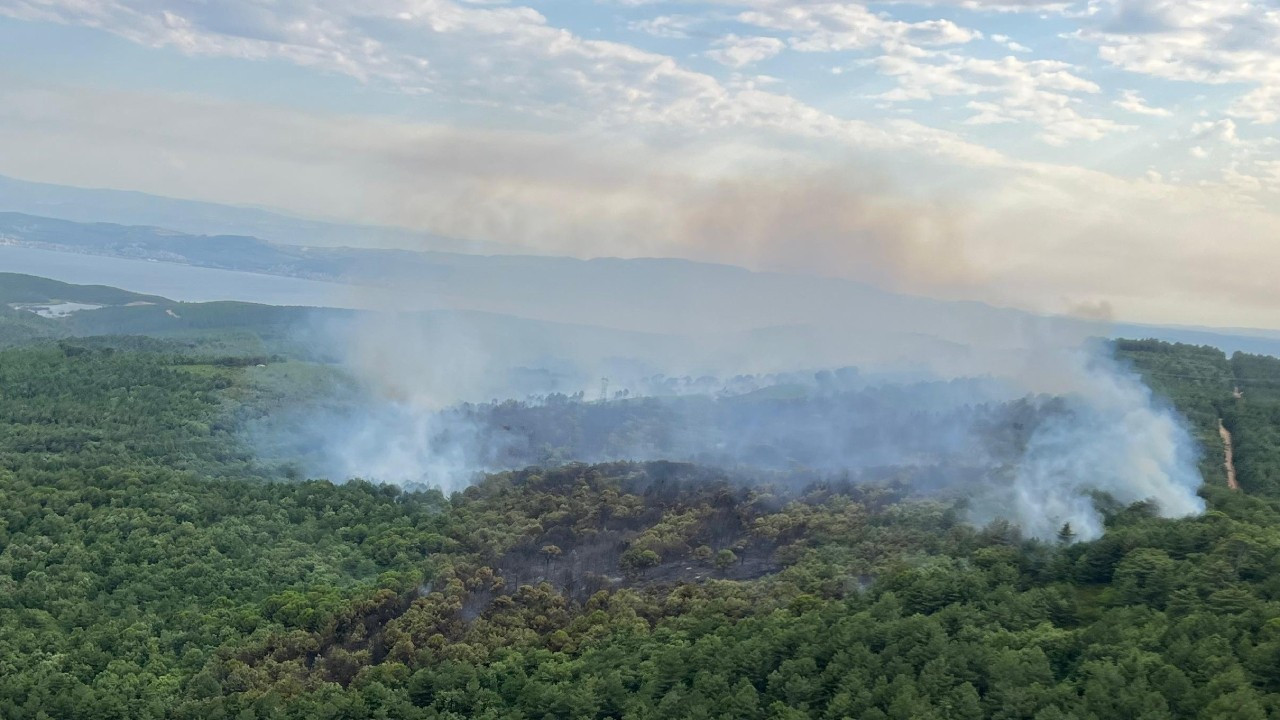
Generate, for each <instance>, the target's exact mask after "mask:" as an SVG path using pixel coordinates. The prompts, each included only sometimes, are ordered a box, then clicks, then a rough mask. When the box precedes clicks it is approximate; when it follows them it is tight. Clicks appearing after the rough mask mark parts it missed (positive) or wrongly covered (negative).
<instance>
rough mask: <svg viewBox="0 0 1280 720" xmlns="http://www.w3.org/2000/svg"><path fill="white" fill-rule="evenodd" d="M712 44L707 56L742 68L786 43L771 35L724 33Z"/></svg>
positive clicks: (777, 51)
mask: <svg viewBox="0 0 1280 720" xmlns="http://www.w3.org/2000/svg"><path fill="white" fill-rule="evenodd" d="M713 46H714V47H713V49H712V50H708V51H707V53H706V55H707V57H709V58H711V59H712V60H715V61H716V62H718V63H720V64H721V65H728V66H729V67H731V68H742V67H746V66H747V65H754V64H755V63H758V62H760V61H761V60H767V59H769V58H771V57H773V56H774V55H777V54H778V53H780V52H782V49H783V48H784V47H786V44H785V43H783V42H782V41H781V40H779V39H777V38H772V37H739V36H737V35H726V36H724V37H722V38H720V39H719V40H717V41H716V42H715V43H713Z"/></svg>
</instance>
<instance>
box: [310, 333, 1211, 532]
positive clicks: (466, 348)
mask: <svg viewBox="0 0 1280 720" xmlns="http://www.w3.org/2000/svg"><path fill="white" fill-rule="evenodd" d="M469 318H470V319H469ZM475 322H476V321H475V318H474V317H473V316H468V315H466V314H449V313H444V314H441V313H435V314H428V315H422V314H415V313H406V314H397V313H367V314H361V315H357V316H350V317H348V318H347V319H346V320H344V321H342V322H339V323H333V324H330V325H329V326H327V327H325V328H324V329H323V332H322V334H321V337H322V338H323V342H324V343H325V344H326V345H328V346H329V347H333V348H337V349H338V350H339V355H340V356H341V361H342V365H343V367H344V369H345V370H346V372H348V373H349V374H350V375H351V376H352V377H354V378H355V379H356V381H357V385H358V392H357V393H356V394H355V396H354V397H350V398H348V402H345V403H341V404H339V405H338V406H337V407H336V408H330V411H328V412H316V413H314V414H313V415H312V416H311V417H309V418H307V420H306V422H305V423H304V424H305V425H306V426H307V427H308V432H309V433H310V434H311V436H312V437H313V438H314V439H313V440H312V441H311V442H310V446H311V447H312V448H314V451H313V453H312V457H311V458H310V459H309V462H308V465H309V470H310V471H311V472H313V473H315V474H318V475H322V476H325V477H329V478H331V479H334V480H339V481H340V480H344V479H347V478H350V477H361V478H365V479H369V480H374V481H378V482H386V483H394V484H397V485H401V486H431V487H438V488H441V489H443V490H445V491H453V490H458V489H461V488H463V487H465V486H466V485H467V484H469V483H470V482H472V481H473V480H474V478H475V477H476V475H477V473H479V472H483V471H493V470H499V469H505V467H506V465H505V463H510V462H517V463H524V462H526V461H533V460H534V456H533V455H531V454H530V452H531V448H532V447H533V446H532V445H530V444H529V443H528V439H527V438H525V437H518V436H517V434H518V432H519V431H518V430H517V431H516V432H515V433H504V431H503V430H502V429H501V427H498V428H495V427H494V426H493V425H492V423H489V422H487V419H486V417H485V416H484V415H483V413H471V412H457V411H453V410H450V408H451V407H452V406H453V405H454V404H455V403H457V402H459V401H460V400H468V401H473V402H485V401H489V400H505V399H523V398H525V397H526V396H527V394H528V389H527V388H520V387H516V383H515V382H514V381H513V378H514V375H513V373H512V372H511V371H512V370H513V368H516V367H520V368H525V369H527V368H534V369H541V370H546V368H547V367H548V366H547V365H546V364H541V365H539V363H540V362H543V360H546V359H548V358H546V357H545V356H540V355H537V354H538V353H541V352H544V350H536V351H535V352H533V353H530V354H528V355H527V356H525V357H522V358H519V359H513V355H515V354H516V353H519V352H521V351H526V350H528V348H529V346H531V345H537V343H538V342H539V341H546V346H547V347H554V348H555V349H558V350H561V351H563V353H564V355H563V357H561V358H559V360H558V362H565V363H574V362H577V363H579V364H580V367H579V370H580V372H578V373H577V375H576V376H577V377H578V378H580V379H586V378H589V380H588V382H591V383H595V382H598V378H599V377H600V375H599V374H596V373H597V372H598V371H599V370H600V365H599V361H600V358H599V356H591V353H593V352H596V353H599V352H601V348H603V352H605V353H607V352H610V351H618V350H619V349H620V348H619V347H618V346H617V345H615V344H612V343H611V342H610V337H611V336H608V335H590V334H588V335H582V336H581V337H578V336H577V335H573V336H559V335H552V336H549V337H545V338H536V337H526V336H524V335H520V334H518V333H516V331H517V330H520V329H521V328H524V327H525V324H524V323H522V322H520V321H513V322H514V324H513V325H511V326H510V329H509V330H504V331H503V332H501V333H495V332H494V331H493V330H492V328H490V329H488V330H484V331H482V330H480V328H479V326H478V325H477V324H475ZM502 327H503V328H508V326H505V325H504V326H502ZM1097 329H1098V328H1097V327H1096V326H1093V325H1089V324H1082V323H1080V322H1078V321H1059V320H1054V319H1048V318H1043V319H1040V320H1036V321H1032V322H1028V323H1026V324H1023V325H1021V326H1019V325H1016V324H1007V323H1006V324H1001V323H990V324H987V325H985V326H982V327H980V328H978V329H977V330H974V329H969V330H962V331H960V332H961V334H963V335H964V336H965V337H964V338H961V337H959V336H955V337H951V338H949V340H950V341H951V342H953V343H955V342H957V341H959V340H961V339H964V340H967V343H966V344H965V345H964V346H963V348H964V350H963V352H962V353H960V354H959V355H954V354H952V355H948V354H941V353H935V354H926V355H927V356H924V357H922V356H921V355H922V354H921V353H919V352H916V350H918V347H917V346H916V345H903V346H901V347H898V346H894V345H893V344H892V342H885V341H884V338H885V337H887V336H883V335H882V336H879V337H880V339H881V341H880V342H877V343H874V344H870V343H869V344H868V345H874V348H871V349H873V350H874V352H875V355H874V356H872V355H864V356H861V357H859V356H853V355H850V356H849V357H848V358H847V359H848V360H849V361H850V363H851V364H856V363H859V362H863V361H867V359H868V357H893V356H894V355H895V354H901V355H902V356H904V357H910V358H912V361H913V362H916V361H918V362H919V364H920V368H922V369H923V370H925V371H929V372H931V374H932V377H933V378H934V379H953V378H959V377H974V376H980V377H985V378H987V382H985V383H978V384H976V385H974V386H973V387H975V388H987V389H986V390H984V392H985V393H986V395H984V396H983V397H980V398H974V399H971V400H965V401H964V402H967V403H972V404H980V403H995V404H999V403H1004V402H1008V401H1009V400H1010V399H1011V397H1016V396H1018V395H1020V394H1026V395H1028V396H1039V397H1045V396H1049V397H1056V398H1060V400H1059V402H1058V403H1057V404H1056V405H1055V408H1060V409H1058V410H1054V411H1052V412H1043V413H1040V414H1038V415H1036V416H1035V418H1034V424H1033V425H1031V426H1030V429H1029V430H1028V433H1029V435H1026V436H1025V445H1024V446H1022V447H1020V448H1019V452H1018V455H1017V457H1016V459H1015V460H1014V461H1013V462H1012V463H1011V464H1007V465H1005V464H1002V463H1004V462H1005V461H1004V460H997V459H996V458H998V457H1006V456H1003V455H1000V453H991V452H989V451H990V448H986V447H983V446H982V445H981V441H979V440H975V438H980V437H981V433H980V432H976V428H974V427H970V426H967V425H965V426H961V427H954V428H951V427H946V428H941V429H940V428H939V427H938V425H937V423H936V422H935V423H933V424H921V423H919V422H912V421H910V418H911V417H912V413H924V414H928V413H931V412H936V408H931V406H930V401H931V400H932V401H938V400H940V399H941V398H932V399H931V398H929V397H925V396H918V395H912V394H910V393H902V394H898V395H896V396H895V397H896V398H899V399H897V400H895V401H894V402H895V403H898V404H895V405H893V406H889V407H886V406H883V405H881V406H879V407H877V406H876V405H875V404H870V405H865V406H854V407H855V408H857V409H855V410H851V411H845V410H839V411H833V412H834V414H831V415H828V416H823V417H819V418H818V419H817V421H816V422H815V421H814V418H813V417H810V416H806V415H803V413H802V414H801V415H797V416H795V417H796V418H797V420H796V422H798V423H800V425H797V426H796V427H794V428H788V430H791V431H793V432H791V433H790V434H789V435H788V433H787V432H781V431H779V432H777V433H775V434H773V435H771V436H769V437H763V436H760V432H756V433H755V434H751V433H745V432H744V434H743V435H742V437H740V438H731V439H730V440H734V439H736V440H740V441H741V442H732V441H726V440H725V438H724V437H723V435H722V434H721V435H717V431H715V430H709V431H708V432H706V433H703V432H702V428H699V427H697V425H696V422H695V421H690V420H689V419H688V418H684V419H683V420H681V419H680V418H675V419H673V420H672V425H671V426H670V427H669V428H667V429H668V430H669V431H670V432H675V433H683V434H682V435H681V436H680V438H679V440H680V442H672V443H670V444H669V447H670V448H677V449H678V452H679V453H683V457H662V458H658V457H654V452H655V446H654V445H653V443H652V438H648V439H644V440H642V439H640V438H639V437H638V436H637V437H636V439H635V440H634V443H633V445H634V446H632V447H626V446H624V445H625V443H624V445H619V444H616V443H615V444H612V445H610V446H609V449H608V450H607V451H600V450H599V449H595V448H593V449H591V450H590V454H584V455H583V456H571V457H566V458H564V459H567V460H589V461H597V460H609V459H676V460H680V459H700V458H708V459H710V458H715V461H716V462H727V463H730V464H735V465H737V466H750V465H752V463H753V462H756V461H757V460H758V459H759V457H760V455H759V452H758V451H759V449H760V448H767V447H768V446H769V445H770V444H774V445H777V446H779V448H781V452H779V453H775V456H777V457H784V458H785V457H787V451H788V450H794V449H795V448H796V447H798V446H799V445H797V444H795V443H797V442H798V441H797V440H796V439H795V438H796V437H801V438H803V445H804V448H805V458H806V463H807V465H808V467H810V468H814V469H821V470H823V471H827V472H838V471H839V470H840V469H841V468H844V469H846V470H849V469H857V468H858V467H866V466H868V465H872V464H875V465H880V466H893V465H902V466H908V465H911V464H913V463H918V462H932V463H934V464H935V465H941V466H945V465H946V464H947V463H949V462H952V460H951V458H956V460H955V462H958V463H961V464H964V465H966V467H967V468H968V470H972V469H973V468H976V467H980V466H981V465H982V464H983V463H989V464H990V465H991V467H992V470H991V472H990V475H989V477H988V480H989V482H988V483H987V485H985V486H983V487H978V488H974V489H973V493H972V497H973V501H972V511H971V520H972V521H974V522H976V523H982V522H986V521H989V520H991V519H994V518H997V517H999V518H1005V519H1008V520H1010V521H1013V522H1015V523H1017V524H1018V525H1019V526H1020V527H1021V528H1022V529H1023V532H1024V533H1025V534H1027V535H1029V536H1033V537H1038V538H1044V539H1051V538H1053V537H1055V536H1056V535H1057V533H1058V531H1059V529H1060V528H1062V526H1063V525H1064V524H1070V526H1071V528H1072V530H1073V531H1074V533H1075V536H1076V537H1077V538H1078V539H1082V540H1084V539H1090V538H1094V537H1097V536H1099V535H1100V534H1101V533H1102V531H1103V518H1102V516H1101V514H1100V512H1099V510H1098V509H1097V508H1096V507H1095V499H1096V498H1097V497H1098V496H1100V495H1105V496H1108V497H1110V498H1111V499H1112V500H1114V501H1116V502H1120V503H1124V504H1129V503H1134V502H1139V501H1151V502H1153V503H1154V506H1155V507H1156V509H1157V512H1158V513H1159V514H1160V515H1162V516H1165V517H1181V516H1186V515H1192V514H1196V513H1199V512H1202V511H1203V510H1204V503H1203V500H1202V499H1201V498H1199V497H1198V496H1197V494H1196V491H1197V489H1198V487H1199V485H1200V483H1201V478H1200V476H1199V472H1198V470H1197V468H1196V459H1197V451H1196V448H1195V444H1194V442H1193V440H1192V438H1191V437H1190V435H1189V434H1188V432H1187V431H1186V429H1185V428H1184V427H1183V425H1182V423H1181V421H1180V420H1179V418H1178V417H1177V416H1176V415H1175V414H1174V413H1173V411H1172V410H1170V409H1168V408H1165V407H1162V406H1160V405H1159V404H1158V403H1157V402H1156V401H1155V399H1154V398H1153V397H1152V395H1151V393H1150V391H1149V390H1148V389H1147V388H1146V387H1145V386H1144V385H1143V384H1142V382H1141V381H1140V379H1139V378H1138V377H1136V376H1135V375H1133V374H1132V373H1128V372H1126V371H1124V370H1123V369H1122V368H1120V367H1119V366H1118V365H1117V363H1116V362H1115V361H1114V360H1113V359H1112V358H1111V355H1110V347H1109V346H1107V345H1105V344H1101V343H1097V342H1093V341H1090V340H1089V337H1090V336H1092V335H1094V332H1095V331H1096V330H1097ZM575 332H577V331H576V330H575ZM558 338H559V339H558ZM565 338H576V339H565ZM957 347H961V346H959V345H957ZM705 350H706V348H705V347H702V348H699V347H696V343H690V346H689V348H688V349H687V355H686V356H685V359H686V360H687V358H688V357H692V356H695V355H696V356H697V357H698V358H699V360H698V362H705V361H706V359H707V357H708V355H707V354H706V353H705ZM799 350H800V351H802V350H803V347H801V348H799ZM797 354H798V355H803V352H799V351H798V353H797ZM535 356H536V357H535ZM623 357H624V358H625V357H629V355H626V354H625V353H624V355H623ZM654 357H657V356H654ZM654 357H651V358H649V360H648V361H646V362H645V363H643V364H649V365H651V364H652V362H660V361H659V360H654ZM664 357H670V358H672V361H673V362H676V361H678V359H677V356H676V355H670V356H664ZM735 357H752V358H755V359H758V358H759V357H760V354H759V353H753V352H752V351H751V349H750V348H749V347H748V346H743V347H742V348H740V349H738V350H737V351H735V352H729V353H726V354H724V355H723V356H721V357H720V358H719V362H718V363H716V364H717V365H718V367H715V368H708V371H709V372H713V373H714V374H716V375H718V376H719V377H721V378H730V377H732V376H734V375H735V374H736V373H738V372H741V371H743V367H741V366H740V365H735V364H734V360H732V359H727V358H735ZM540 358H541V359H540ZM552 359H554V358H552ZM790 362H794V361H790ZM686 367H687V366H686ZM901 367H902V366H901V362H899V363H898V365H897V367H896V368H885V367H883V366H882V367H881V368H879V369H880V370H881V371H882V372H883V371H885V370H886V369H889V370H893V369H896V370H897V371H898V372H899V373H900V372H901ZM584 368H585V369H584ZM562 369H563V367H562V368H561V370H562ZM795 369H796V368H795V367H794V366H791V367H777V368H776V370H778V371H787V370H795ZM565 376H567V377H573V376H574V374H573V373H572V372H570V373H569V374H568V375H565ZM595 387H598V385H596V386H595ZM595 387H593V386H592V385H581V386H580V389H582V390H586V391H587V392H589V393H590V396H589V397H590V399H595V398H596V397H597V395H598V392H599V391H598V390H596V389H595ZM624 387H625V386H624V385H623V384H622V383H621V382H618V379H617V376H616V375H615V384H614V385H613V389H614V390H615V391H618V390H622V389H623V388H624ZM639 387H640V386H636V387H635V388H630V389H632V390H633V391H634V390H638V389H639ZM940 387H941V386H940ZM966 387H968V386H966ZM995 388H999V390H998V391H997V390H996V389H995ZM1011 390H1012V394H1011ZM570 392H572V390H571V391H570ZM939 392H941V391H940V390H939ZM632 396H633V397H634V396H635V393H634V392H633V393H632ZM886 397H888V396H887V395H886ZM904 403H905V405H903V404H904ZM777 412H779V415H778V416H777V417H773V418H771V419H770V420H769V421H767V422H760V423H758V426H759V428H762V429H768V428H774V427H776V426H777V423H778V422H788V423H790V422H791V419H790V418H791V417H792V416H790V415H787V414H786V411H785V410H783V409H780V410H778V411H777ZM850 412H853V413H854V414H853V415H850V414H849V413H850ZM858 412H861V413H863V414H871V415H876V417H870V418H867V417H858V416H856V413H858ZM735 417H736V416H735ZM957 417H965V416H964V415H963V414H961V415H958V416H957ZM975 417H976V416H975ZM823 418H825V419H823ZM904 418H906V419H905V420H904ZM756 420H759V418H756V419H754V420H753V419H751V418H743V421H744V423H742V424H740V426H742V427H748V425H746V424H745V423H750V422H755V421H756ZM805 422H808V423H809V424H804V423H805ZM959 422H960V424H961V425H964V423H965V421H959ZM970 422H972V421H970ZM824 423H825V424H824ZM868 427H870V428H874V431H873V432H872V433H871V434H870V435H869V434H868V432H869V431H868V430H866V428H868ZM926 428H927V430H926ZM762 431H763V430H762ZM769 432H773V431H772V430H770V431H769ZM923 432H928V433H931V434H932V437H931V438H930V439H929V440H927V441H917V440H914V439H913V440H911V441H910V442H905V441H906V440H907V439H908V438H915V437H917V436H919V435H920V434H921V433H923ZM849 433H859V435H858V436H857V437H856V439H854V438H852V437H850V436H849ZM784 435H785V436H786V437H782V436H784ZM873 436H875V437H883V438H885V441H884V442H883V443H881V445H880V446H878V447H876V448H868V447H867V442H868V438H869V437H873ZM713 439H714V442H713ZM704 441H705V442H708V443H712V445H711V446H709V447H707V448H699V447H697V445H698V443H699V442H704ZM521 443H523V445H522V444H521ZM637 443H638V444H637ZM787 443H793V444H792V445H791V446H790V447H786V448H784V447H782V446H783V445H786V444H787ZM642 445H643V447H642ZM735 448H739V450H735ZM815 448H816V449H815ZM906 448H916V449H917V450H918V449H920V448H925V449H926V451H925V453H924V454H923V455H921V454H920V453H919V452H917V451H911V450H907V449H906ZM507 450H513V452H510V453H508V452H507ZM943 450H945V451H946V452H945V453H944V452H943ZM751 451H754V452H755V454H754V455H753V454H752V452H751ZM609 453H613V454H612V455H609V456H608V457H604V455H608V454H609ZM895 453H897V454H900V455H905V456H904V457H899V458H896V459H895V458H894V457H890V456H892V455H894V454H895ZM815 457H816V458H817V459H815ZM930 457H931V458H932V460H929V459H928V458H930ZM921 458H925V459H924V460H921ZM997 466H998V467H997ZM953 471H954V472H953V474H954V475H955V476H956V477H957V478H959V477H968V476H967V475H965V472H966V471H965V470H964V469H962V468H960V467H958V466H957V467H954V468H953ZM944 485H946V483H942V485H937V484H936V483H935V486H939V487H940V486H944Z"/></svg>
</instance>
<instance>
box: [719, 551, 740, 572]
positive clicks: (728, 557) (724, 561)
mask: <svg viewBox="0 0 1280 720" xmlns="http://www.w3.org/2000/svg"><path fill="white" fill-rule="evenodd" d="M737 561H738V556H737V555H734V554H733V551H732V550H730V549H729V548H725V549H723V550H721V551H720V552H718V553H716V561H715V563H716V569H717V570H719V571H720V572H724V571H726V570H728V569H729V568H731V567H733V564H734V563H735V562H737Z"/></svg>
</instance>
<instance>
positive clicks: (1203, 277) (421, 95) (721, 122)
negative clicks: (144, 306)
mask: <svg viewBox="0 0 1280 720" xmlns="http://www.w3.org/2000/svg"><path fill="white" fill-rule="evenodd" d="M1278 121H1280V10H1278V9H1277V7H1276V5H1275V3H1274V2H1273V1H1272V0H1267V1H1266V2H1263V1H1262V0H1187V1H1179V0H903V1H902V2H894V3H864V2H810V1H804V0H801V1H793V2H784V1H782V0H712V1H709V2H664V1H663V0H566V1H562V2H546V1H543V2H530V3H527V4H521V3H519V2H466V1H465V0H372V1H370V2H364V3H349V2H337V1H336V0H318V1H313V2H307V1H303V0H275V1H271V2H267V1H265V0H258V1H253V0H225V1H222V2H216V3H210V2H199V1H197V0H178V1H170V2H161V1H160V0H102V1H100V2H92V1H85V0H0V148H3V150H4V151H3V152H0V173H4V174H10V175H14V176H18V177H24V178H29V179H35V180H42V181H48V182H59V183H66V184H75V185H91V186H102V187H118V188H127V189H137V190H143V191H148V192H155V193H160V194H166V195H176V196H182V197H191V198H198V199H206V200H214V201H221V202H234V203H248V204H257V205H270V206H275V207H279V208H282V209H285V210H289V211H291V212H295V213H300V214H305V215H312V216H323V217H332V218H339V219H344V220H357V221H364V222H376V223H386V224H397V225H404V226H408V227H415V228H421V229H423V230H428V231H431V232H434V233H439V234H445V235H453V236H459V237H472V238H476V239H484V240H493V241H498V242H506V243H517V244H523V245H526V246H528V247H530V248H531V249H537V250H539V251H543V252H557V253H565V254H573V255H580V256H598V255H621V256H645V255H670V256H681V257H690V258H696V259H705V260H715V261H722V262H731V263H735V264H740V265H745V266H748V267H753V268H759V269H777V270H786V271H794V272H809V273H819V274H825V275H838V276H843V277H850V278H853V279H857V280H861V281H866V282H872V283H875V284H877V285H881V286H886V287H890V288H895V289H903V290H909V291H913V292H922V293H927V294H931V295H939V296H945V297H965V298H975V299H982V300H988V301H992V302H999V303H1005V304H1013V305H1018V306H1021V307H1027V308H1031V309H1036V310H1044V311H1052V312H1078V313H1086V314H1091V315H1097V314H1102V315H1107V314H1113V315H1116V316H1119V317H1124V318H1126V319H1140V320H1157V321H1165V322H1169V321H1182V322H1187V323H1216V324H1230V325H1267V326H1272V327H1280V309H1277V306H1278V305H1280V303H1276V302H1275V301H1276V300H1277V297H1276V294H1275V292H1274V290H1273V289H1272V285H1273V281H1272V278H1271V272H1270V271H1271V268H1273V267H1274V266H1275V265H1276V262H1275V261H1276V260H1280V249H1278V248H1277V239H1278V238H1280V215H1278V207H1277V194H1278V193H1280V140H1277V137H1276V129H1277V122H1278Z"/></svg>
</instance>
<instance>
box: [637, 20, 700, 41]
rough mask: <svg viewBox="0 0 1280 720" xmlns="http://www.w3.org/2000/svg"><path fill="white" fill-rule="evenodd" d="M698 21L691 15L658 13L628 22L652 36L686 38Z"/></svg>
mask: <svg viewBox="0 0 1280 720" xmlns="http://www.w3.org/2000/svg"><path fill="white" fill-rule="evenodd" d="M699 22H700V20H699V19H698V18H696V17H694V16H692V15H658V16H657V17H651V18H645V19H643V20H635V21H633V22H631V23H630V24H629V27H630V28H631V29H632V30H637V31H639V32H643V33H648V34H649V35H653V36H654V37H662V38H675V39H688V38H689V31H690V30H691V29H692V28H694V27H695V26H696V25H698V23H699Z"/></svg>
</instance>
